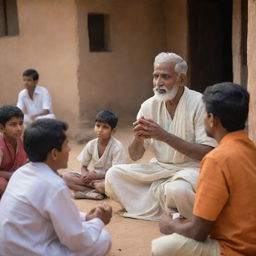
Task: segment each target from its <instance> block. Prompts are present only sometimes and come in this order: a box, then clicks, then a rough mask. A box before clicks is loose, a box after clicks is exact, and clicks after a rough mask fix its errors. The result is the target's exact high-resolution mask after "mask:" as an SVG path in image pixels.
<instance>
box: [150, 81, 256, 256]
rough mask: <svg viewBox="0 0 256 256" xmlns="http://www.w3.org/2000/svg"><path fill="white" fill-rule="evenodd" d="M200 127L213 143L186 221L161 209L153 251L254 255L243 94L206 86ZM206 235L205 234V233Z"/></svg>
mask: <svg viewBox="0 0 256 256" xmlns="http://www.w3.org/2000/svg"><path fill="white" fill-rule="evenodd" d="M203 101H204V103H205V107H206V114H205V130H206V132H207V134H208V135H209V136H211V137H213V138H215V139H216V140H217V141H218V142H219V146H218V147H217V148H215V149H214V150H212V151H211V152H210V153H208V154H207V155H206V156H205V157H204V158H203V160H202V162H201V169H200V177H199V183H198V187H197V191H196V198H195V204H194V210H193V217H192V218H191V219H188V220H184V219H181V218H178V219H175V220H173V216H172V214H171V213H170V212H166V213H165V214H164V215H163V217H162V219H161V222H160V231H161V232H162V233H164V234H169V235H168V236H165V237H161V238H158V239H156V240H154V241H153V243H152V255H154V256H167V255H168V256H172V255H176V256H178V255H184V256H195V255H196V256H203V255H207V256H220V255H223V256H230V255H232V256H242V255H246V256H254V255H256V243H255V238H256V215H255V212H256V204H255V198H256V157H255V156H256V146H255V144H254V143H253V142H252V141H251V140H250V139H249V138H248V135H247V133H246V132H245V131H244V130H243V129H244V127H245V122H246V120H247V115H248V109H249V94H248V92H247V91H246V90H245V89H244V88H243V87H242V86H240V85H237V84H233V83H229V82H226V83H220V84H215V85H213V86H210V87H208V88H206V91H205V93H204V96H203ZM208 236H209V238H208Z"/></svg>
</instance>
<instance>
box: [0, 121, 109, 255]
mask: <svg viewBox="0 0 256 256" xmlns="http://www.w3.org/2000/svg"><path fill="white" fill-rule="evenodd" d="M66 130H67V125H66V124H65V123H64V122H62V121H58V120H54V119H41V120H37V121H35V122H33V123H32V124H31V126H29V127H28V128H27V129H26V131H25V134H24V147H25V150H26V152H27V154H28V158H29V160H30V161H31V162H29V163H28V164H26V165H24V166H22V167H21V168H19V169H18V170H17V171H16V172H15V174H14V175H13V176H12V179H11V180H10V182H9V184H8V186H7V189H6V192H5V194H4V195H3V197H2V200H1V202H0V216H1V218H0V255H12V256H23V255H26V256H32V255H42V256H43V255H66V256H68V255H70V256H91V255H94V256H103V255H106V253H107V252H108V251H109V249H110V246H111V238H110V236H109V234H108V233H107V231H106V230H105V229H104V225H107V224H108V223H109V222H110V219H111V216H112V208H111V207H110V206H108V205H106V204H103V205H100V206H97V207H96V208H94V209H92V210H91V211H90V212H89V213H88V214H87V215H85V214H84V213H79V211H78V210H77V208H76V206H75V204H74V202H73V200H72V199H71V197H70V191H69V189H68V187H67V186H66V184H65V182H64V181H63V179H62V178H61V177H60V176H59V175H58V173H57V171H58V170H59V169H62V168H66V167H67V162H68V157H69V151H70V148H69V145H68V139H67V137H66V133H65V131H66Z"/></svg>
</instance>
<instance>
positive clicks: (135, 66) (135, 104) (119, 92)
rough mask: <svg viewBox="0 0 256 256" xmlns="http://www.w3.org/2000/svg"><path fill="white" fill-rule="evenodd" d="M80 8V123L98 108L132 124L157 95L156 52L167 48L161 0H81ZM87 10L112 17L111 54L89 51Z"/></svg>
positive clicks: (91, 116)
mask: <svg viewBox="0 0 256 256" xmlns="http://www.w3.org/2000/svg"><path fill="white" fill-rule="evenodd" d="M77 8H78V28H79V35H80V37H79V58H80V63H79V69H78V70H79V75H78V77H79V81H78V88H79V95H80V103H79V107H80V114H81V119H82V122H83V123H85V124H88V123H92V122H94V118H95V114H96V113H97V112H98V111H99V110H102V109H109V110H111V111H114V112H116V113H117V114H118V115H119V117H120V121H121V122H127V121H128V122H129V123H130V122H131V121H132V120H134V119H135V117H136V113H137V111H138V109H139V107H140V104H141V103H142V102H143V101H144V100H145V99H147V98H148V97H149V96H151V95H152V94H153V93H152V64H153V60H154V56H155V55H156V54H157V53H158V52H160V51H164V50H166V30H165V16H164V13H163V1H160V0H129V1H125V0H108V1H102V0H86V1H85V0H78V1H77ZM88 13H101V14H107V15H109V21H110V23H109V24H110V49H111V50H110V51H109V52H90V51H89V40H88V30H87V15H88Z"/></svg>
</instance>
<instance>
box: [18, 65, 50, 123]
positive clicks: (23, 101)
mask: <svg viewBox="0 0 256 256" xmlns="http://www.w3.org/2000/svg"><path fill="white" fill-rule="evenodd" d="M22 76H23V83H24V86H25V89H23V90H22V91H21V92H20V93H19V96H18V102H17V107H19V108H20V109H21V110H22V111H23V113H24V114H25V115H24V123H25V125H27V124H29V123H31V122H33V121H34V120H37V119H40V118H55V116H54V114H53V113H52V100H51V96H50V94H49V92H48V90H47V89H46V88H44V87H42V86H40V85H38V79H39V74H38V72H37V71H36V70H34V69H27V70H25V71H24V72H23V74H22Z"/></svg>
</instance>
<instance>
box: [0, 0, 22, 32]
mask: <svg viewBox="0 0 256 256" xmlns="http://www.w3.org/2000/svg"><path fill="white" fill-rule="evenodd" d="M18 34H19V25H18V11H17V1H16V0H0V36H15V35H18Z"/></svg>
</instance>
